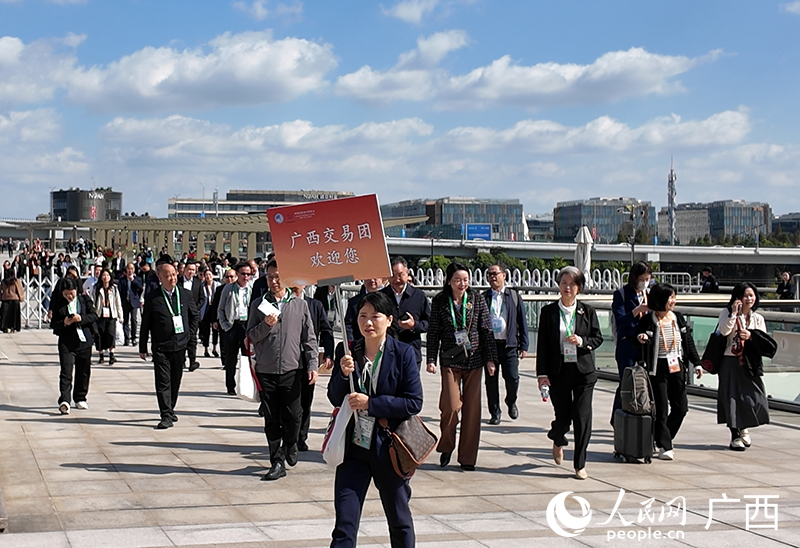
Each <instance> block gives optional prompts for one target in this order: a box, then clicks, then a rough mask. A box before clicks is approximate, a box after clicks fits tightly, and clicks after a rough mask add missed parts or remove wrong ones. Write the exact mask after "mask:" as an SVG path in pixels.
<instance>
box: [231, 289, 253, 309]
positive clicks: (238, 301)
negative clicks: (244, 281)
mask: <svg viewBox="0 0 800 548" xmlns="http://www.w3.org/2000/svg"><path fill="white" fill-rule="evenodd" d="M248 293H250V288H249V287H247V286H244V300H245V301H249V300H250V297H249V295H248ZM233 300H234V302H236V308H237V309H238V308H239V307H240V306H241V305H242V301H240V300H239V289H238V288H237V289H236V291H234V292H233Z"/></svg>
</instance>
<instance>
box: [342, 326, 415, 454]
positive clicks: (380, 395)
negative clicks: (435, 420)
mask: <svg viewBox="0 0 800 548" xmlns="http://www.w3.org/2000/svg"><path fill="white" fill-rule="evenodd" d="M341 348H342V347H341V346H339V347H338V348H337V353H336V361H335V363H334V366H333V371H331V378H330V380H329V381H328V401H330V402H331V404H333V406H334V407H339V406H340V405H342V403H343V402H344V399H345V398H346V397H347V396H348V395H349V394H350V380H349V379H348V378H347V377H345V376H343V375H342V369H341V359H342V354H343V350H342V351H340V349H341ZM353 357H354V359H355V362H356V363H355V371H354V372H353V383H354V386H355V388H356V391H359V392H360V387H359V384H360V378H361V368H362V367H363V365H364V363H365V360H364V342H363V339H362V340H361V341H359V342H358V343H356V344H355V345H354V347H353ZM421 410H422V382H421V381H420V378H419V367H417V360H416V355H415V354H414V349H413V348H412V347H411V346H410V345H408V344H405V343H402V342H400V341H397V340H395V339H393V338H392V337H388V336H387V337H386V344H385V345H384V348H383V358H382V360H381V370H380V372H379V373H378V384H377V389H376V394H374V395H372V396H371V397H370V398H369V409H368V412H369V415H370V416H372V417H375V418H376V419H381V418H385V419H387V420H388V422H389V428H390V429H391V430H394V429H395V428H397V426H398V425H399V424H400V423H401V422H402V421H404V420H405V419H407V418H408V417H410V416H411V415H416V414H418V413H419V412H420V411H421ZM354 424H355V423H354V421H352V420H351V423H350V426H348V430H347V436H348V439H350V438H352V431H353V425H354ZM375 430H376V432H378V434H377V435H376V436H375V439H374V440H373V445H372V449H373V450H374V451H376V453H377V455H378V457H379V458H385V459H386V460H387V461H388V460H389V444H388V443H386V441H387V436H386V433H385V432H383V430H382V429H381V428H380V426H379V425H377V424H376V425H375ZM351 445H352V444H350V443H348V444H347V452H349V449H350V446H351ZM346 454H347V453H346Z"/></svg>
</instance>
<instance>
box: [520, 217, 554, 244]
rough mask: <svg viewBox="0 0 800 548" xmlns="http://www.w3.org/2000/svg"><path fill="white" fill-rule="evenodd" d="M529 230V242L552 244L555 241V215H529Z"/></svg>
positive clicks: (527, 219)
mask: <svg viewBox="0 0 800 548" xmlns="http://www.w3.org/2000/svg"><path fill="white" fill-rule="evenodd" d="M525 224H526V225H527V228H528V241H531V242H552V241H553V215H552V214H550V213H545V214H544V215H528V216H526V217H525Z"/></svg>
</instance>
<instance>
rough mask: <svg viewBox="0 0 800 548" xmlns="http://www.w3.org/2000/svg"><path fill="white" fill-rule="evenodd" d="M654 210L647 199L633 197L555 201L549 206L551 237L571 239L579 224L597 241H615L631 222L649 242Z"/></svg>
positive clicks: (566, 240)
mask: <svg viewBox="0 0 800 548" xmlns="http://www.w3.org/2000/svg"><path fill="white" fill-rule="evenodd" d="M655 223H656V212H655V208H654V207H653V206H652V205H651V204H650V202H645V201H642V200H637V199H635V198H624V197H620V198H590V199H588V200H575V201H571V202H559V203H557V204H556V207H555V209H554V210H553V239H554V240H555V241H556V242H574V241H575V235H576V234H577V233H578V231H579V230H580V228H581V227H582V226H586V227H588V228H589V230H590V231H591V232H592V236H593V237H594V239H595V241H596V242H597V243H604V244H609V243H616V242H618V241H619V237H620V234H621V233H625V234H628V233H629V231H630V227H631V224H632V225H633V227H634V228H635V229H636V232H637V233H639V234H643V238H644V240H645V241H647V242H649V243H652V242H653V237H654V236H655V234H656V230H655V229H656V225H655Z"/></svg>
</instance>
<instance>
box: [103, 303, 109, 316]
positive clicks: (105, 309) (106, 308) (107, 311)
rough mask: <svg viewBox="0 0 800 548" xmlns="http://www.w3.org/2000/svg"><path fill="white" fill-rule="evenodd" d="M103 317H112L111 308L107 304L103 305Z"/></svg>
mask: <svg viewBox="0 0 800 548" xmlns="http://www.w3.org/2000/svg"><path fill="white" fill-rule="evenodd" d="M103 317H104V318H110V317H111V309H110V308H109V307H107V306H104V307H103Z"/></svg>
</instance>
